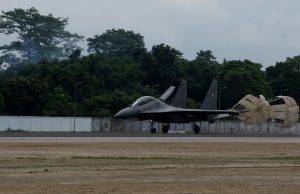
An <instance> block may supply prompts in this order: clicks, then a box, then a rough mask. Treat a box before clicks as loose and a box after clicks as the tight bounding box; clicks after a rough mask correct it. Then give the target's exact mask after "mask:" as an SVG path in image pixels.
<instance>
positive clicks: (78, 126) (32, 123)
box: [0, 116, 300, 134]
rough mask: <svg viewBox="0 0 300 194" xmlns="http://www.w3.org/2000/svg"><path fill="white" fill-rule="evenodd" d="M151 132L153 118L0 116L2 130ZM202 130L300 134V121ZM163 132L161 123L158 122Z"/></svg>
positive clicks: (174, 127) (179, 129)
mask: <svg viewBox="0 0 300 194" xmlns="http://www.w3.org/2000/svg"><path fill="white" fill-rule="evenodd" d="M74 121H75V132H110V131H113V132H150V127H151V122H150V121H135V120H118V119H112V118H110V117H106V118H92V117H75V118H74V117H35V116H0V131H7V130H12V131H14V130H21V131H29V132H74ZM196 124H197V125H199V126H200V128H201V133H270V134H300V122H298V123H296V124H295V125H294V126H293V127H291V128H288V129H284V128H281V127H280V126H281V125H280V124H278V123H274V122H271V121H269V122H266V123H262V124H254V125H246V124H244V123H242V122H240V121H238V120H219V121H216V122H215V123H211V124H209V123H208V122H206V121H203V122H197V123H196ZM154 127H155V128H157V129H158V132H159V133H161V132H162V131H161V128H162V125H161V123H154ZM192 128H193V124H192V123H187V124H170V130H169V132H170V133H185V132H188V133H193V130H192Z"/></svg>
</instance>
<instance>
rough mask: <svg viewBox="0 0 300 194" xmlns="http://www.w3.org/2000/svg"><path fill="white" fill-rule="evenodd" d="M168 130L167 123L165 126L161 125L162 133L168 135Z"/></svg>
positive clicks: (168, 125)
mask: <svg viewBox="0 0 300 194" xmlns="http://www.w3.org/2000/svg"><path fill="white" fill-rule="evenodd" d="M169 129H170V124H169V123H167V124H163V126H162V129H161V130H162V132H163V133H168V131H169Z"/></svg>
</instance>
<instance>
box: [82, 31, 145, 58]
mask: <svg viewBox="0 0 300 194" xmlns="http://www.w3.org/2000/svg"><path fill="white" fill-rule="evenodd" d="M87 41H88V47H89V48H88V52H89V53H103V54H106V55H109V56H118V57H124V56H130V57H131V56H132V55H133V52H134V51H135V50H136V49H141V48H144V47H145V44H144V37H143V36H142V35H140V34H139V33H135V32H133V31H126V30H124V29H117V30H116V29H112V30H107V31H106V32H105V33H103V34H101V35H95V36H94V38H88V39H87Z"/></svg>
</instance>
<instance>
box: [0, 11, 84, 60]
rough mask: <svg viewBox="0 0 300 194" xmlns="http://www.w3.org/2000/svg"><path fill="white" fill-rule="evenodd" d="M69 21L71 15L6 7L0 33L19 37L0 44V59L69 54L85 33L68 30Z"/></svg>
mask: <svg viewBox="0 0 300 194" xmlns="http://www.w3.org/2000/svg"><path fill="white" fill-rule="evenodd" d="M67 24H68V19H66V18H55V17H53V16H52V15H51V14H49V15H46V16H45V15H41V14H40V13H39V12H38V10H37V9H35V8H30V9H27V10H24V9H14V10H13V11H8V12H4V11H3V12H2V15H0V33H3V34H5V35H16V36H17V41H13V42H11V43H10V44H8V45H3V46H1V47H0V50H1V51H2V56H1V57H0V62H1V63H2V62H3V61H5V62H8V63H10V64H15V63H20V62H21V63H36V62H39V61H40V60H42V59H58V58H60V57H67V56H69V55H70V54H71V53H72V52H73V51H74V50H76V49H79V47H78V46H77V44H76V43H77V42H78V41H80V40H82V39H83V37H82V36H79V35H77V34H72V33H70V32H68V31H66V30H65V27H66V25H67Z"/></svg>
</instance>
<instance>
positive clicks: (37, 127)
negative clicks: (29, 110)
mask: <svg viewBox="0 0 300 194" xmlns="http://www.w3.org/2000/svg"><path fill="white" fill-rule="evenodd" d="M74 124H75V125H74ZM91 128H92V118H85V117H76V118H75V119H74V118H73V117H33V116H0V131H5V130H23V131H35V132H49V131H59V132H69V131H74V130H75V131H78V132H79V131H80V132H90V131H91Z"/></svg>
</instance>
